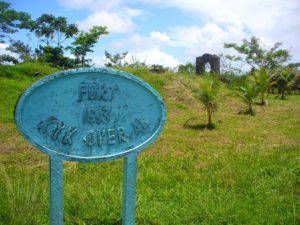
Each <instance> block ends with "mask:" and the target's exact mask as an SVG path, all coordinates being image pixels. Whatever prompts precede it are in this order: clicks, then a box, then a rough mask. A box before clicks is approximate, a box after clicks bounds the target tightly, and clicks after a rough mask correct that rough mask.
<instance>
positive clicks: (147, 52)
mask: <svg viewBox="0 0 300 225" xmlns="http://www.w3.org/2000/svg"><path fill="white" fill-rule="evenodd" d="M91 58H92V63H93V64H94V66H100V67H102V66H104V64H106V63H108V62H109V61H108V60H107V59H106V58H105V56H94V57H91ZM133 59H134V60H137V61H139V62H143V63H145V64H146V65H148V66H151V65H153V64H158V65H163V66H165V67H170V68H175V67H177V66H178V65H179V60H178V59H176V58H174V57H173V56H172V55H170V54H168V53H166V52H163V51H161V50H160V49H159V48H148V49H144V50H137V51H131V52H129V53H128V54H127V56H126V58H125V60H124V62H128V63H133Z"/></svg>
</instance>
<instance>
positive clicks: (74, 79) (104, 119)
mask: <svg viewBox="0 0 300 225" xmlns="http://www.w3.org/2000/svg"><path fill="white" fill-rule="evenodd" d="M164 121H165V108H164V104H163V102H162V99H161V97H160V96H159V95H158V93H157V92H156V91H155V90H154V89H153V88H151V87H150V86H149V85H148V84H147V83H145V82H144V81H142V80H140V79H138V78H136V77H135V76H133V75H130V74H128V73H125V72H121V71H117V70H111V69H94V68H88V69H77V70H67V71H64V72H59V73H55V74H53V75H50V76H47V77H45V78H43V79H41V80H39V81H37V82H36V83H34V84H33V85H32V86H31V87H29V88H28V89H27V90H26V91H25V92H24V93H23V94H22V95H21V97H20V98H19V100H18V102H17V104H16V107H15V123H16V125H17V128H18V129H19V131H20V132H21V134H22V135H23V136H24V137H25V138H26V139H27V141H28V142H30V143H31V144H32V145H33V146H35V147H36V148H38V149H40V150H41V151H43V152H45V153H46V154H48V155H49V156H56V157H58V158H60V159H61V160H71V161H79V162H97V161H109V160H113V159H116V158H119V157H122V156H126V155H127V154H129V153H134V152H135V153H138V152H139V151H141V150H142V149H143V148H144V147H146V146H147V145H149V144H150V143H152V142H153V141H154V140H155V138H156V137H157V136H158V134H159V133H160V131H161V130H162V127H163V124H164Z"/></svg>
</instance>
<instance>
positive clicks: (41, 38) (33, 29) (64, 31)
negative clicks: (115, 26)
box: [0, 1, 108, 68]
mask: <svg viewBox="0 0 300 225" xmlns="http://www.w3.org/2000/svg"><path fill="white" fill-rule="evenodd" d="M20 30H27V31H29V32H30V33H31V34H34V35H35V37H36V38H37V40H38V46H37V47H36V48H34V49H32V48H31V46H30V45H28V44H26V43H24V42H23V41H21V40H15V39H13V38H12V34H14V33H16V32H18V31H20ZM105 34H108V30H107V27H105V26H93V27H92V28H91V29H90V30H89V31H82V30H79V28H78V26H77V25H76V24H75V23H69V22H68V21H67V18H65V17H62V16H58V17H55V16H54V15H51V14H42V15H41V16H39V17H38V18H37V19H35V20H34V19H32V18H31V15H30V14H28V13H26V12H22V11H16V10H14V9H12V8H11V6H10V4H9V3H7V2H4V1H0V43H2V44H3V43H6V44H7V46H8V47H6V50H8V51H10V52H12V53H16V54H17V55H18V56H19V57H17V58H16V57H14V56H12V55H8V54H2V55H0V64H3V63H8V62H11V63H13V64H16V63H18V62H19V61H22V62H27V61H38V62H41V63H45V64H48V65H50V66H53V67H56V68H74V67H82V66H89V65H90V63H91V59H89V58H87V54H88V53H89V52H93V47H94V46H95V44H96V43H97V41H98V39H99V38H100V36H102V35H105ZM67 40H70V41H71V42H70V41H69V43H70V44H68V45H66V43H67ZM66 51H70V53H71V54H72V55H73V56H74V58H70V57H67V56H65V53H66Z"/></svg>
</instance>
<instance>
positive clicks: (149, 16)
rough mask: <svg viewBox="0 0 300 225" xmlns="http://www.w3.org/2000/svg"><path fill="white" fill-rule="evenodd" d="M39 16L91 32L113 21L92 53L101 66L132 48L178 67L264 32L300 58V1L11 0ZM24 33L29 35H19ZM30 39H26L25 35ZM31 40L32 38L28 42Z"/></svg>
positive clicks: (133, 53) (136, 55) (132, 55)
mask: <svg viewBox="0 0 300 225" xmlns="http://www.w3.org/2000/svg"><path fill="white" fill-rule="evenodd" d="M8 2H10V3H11V7H12V8H14V9H16V10H18V11H25V12H28V13H29V14H31V15H32V18H33V19H36V18H37V17H38V16H40V15H41V14H43V13H49V14H53V15H55V16H64V17H66V18H67V19H68V21H69V22H71V23H76V24H77V25H78V26H79V28H80V29H81V30H84V31H87V30H88V29H90V28H91V27H92V26H93V25H99V26H107V28H108V31H109V34H108V35H105V36H101V37H100V39H99V41H98V43H97V45H96V46H95V48H94V49H93V50H94V52H93V53H90V54H89V58H92V59H93V63H94V64H95V66H102V65H103V64H104V63H105V62H106V61H105V57H104V51H105V50H106V51H108V52H110V53H113V54H115V53H121V52H125V51H128V52H129V53H128V56H127V60H128V61H129V62H131V61H133V60H139V61H141V62H145V63H146V64H148V65H152V64H160V65H164V66H167V67H172V68H174V67H176V66H178V65H179V64H185V63H188V62H191V63H194V62H195V58H196V57H197V56H201V55H203V54H204V53H210V54H217V55H218V54H232V53H234V51H233V50H230V49H224V47H223V45H224V43H225V42H226V43H228V42H235V43H241V40H242V39H245V38H246V39H249V38H251V37H252V36H256V37H259V38H260V40H261V42H262V43H263V44H264V45H265V47H266V48H270V47H272V46H273V45H274V43H275V42H283V46H282V47H283V48H285V49H288V50H289V51H290V52H291V54H292V60H291V62H300V0H226V1H225V0H123V1H121V0H10V1H8ZM18 35H23V36H24V34H15V36H16V37H18ZM24 38H26V37H25V36H24ZM25 42H26V41H25ZM34 44H36V43H34Z"/></svg>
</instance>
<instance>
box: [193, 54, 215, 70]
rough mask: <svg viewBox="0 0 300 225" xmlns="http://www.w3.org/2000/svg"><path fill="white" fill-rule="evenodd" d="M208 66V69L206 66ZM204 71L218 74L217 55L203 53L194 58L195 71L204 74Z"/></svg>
mask: <svg viewBox="0 0 300 225" xmlns="http://www.w3.org/2000/svg"><path fill="white" fill-rule="evenodd" d="M209 66H210V70H209V71H207V70H208V67H209ZM205 72H208V73H209V72H210V73H217V74H220V57H218V56H217V55H211V54H204V55H202V56H199V57H197V58H196V73H197V74H204V73H205Z"/></svg>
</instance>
